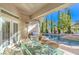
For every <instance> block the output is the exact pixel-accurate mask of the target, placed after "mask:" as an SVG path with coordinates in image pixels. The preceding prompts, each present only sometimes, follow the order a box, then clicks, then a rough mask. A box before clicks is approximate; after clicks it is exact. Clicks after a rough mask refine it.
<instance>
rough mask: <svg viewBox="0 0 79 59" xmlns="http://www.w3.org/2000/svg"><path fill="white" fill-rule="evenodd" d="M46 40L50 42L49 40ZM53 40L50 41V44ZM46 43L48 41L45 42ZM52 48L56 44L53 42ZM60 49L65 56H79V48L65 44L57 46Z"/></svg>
mask: <svg viewBox="0 0 79 59" xmlns="http://www.w3.org/2000/svg"><path fill="white" fill-rule="evenodd" d="M45 40H49V39H48V38H47V39H45ZM50 41H51V40H49V41H48V43H50ZM45 42H46V41H45ZM52 43H53V44H52V46H55V44H56V42H55V41H52ZM56 45H57V46H59V47H58V48H59V49H60V50H62V51H63V52H64V55H79V46H68V45H64V44H58V43H57V44H56Z"/></svg>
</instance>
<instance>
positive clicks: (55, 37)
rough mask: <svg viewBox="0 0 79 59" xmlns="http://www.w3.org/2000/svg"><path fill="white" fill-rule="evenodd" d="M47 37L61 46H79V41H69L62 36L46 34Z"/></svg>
mask: <svg viewBox="0 0 79 59" xmlns="http://www.w3.org/2000/svg"><path fill="white" fill-rule="evenodd" d="M45 36H46V37H48V38H49V39H50V40H53V41H55V42H57V43H59V44H65V45H70V46H79V41H74V40H68V39H65V38H62V35H54V34H45Z"/></svg>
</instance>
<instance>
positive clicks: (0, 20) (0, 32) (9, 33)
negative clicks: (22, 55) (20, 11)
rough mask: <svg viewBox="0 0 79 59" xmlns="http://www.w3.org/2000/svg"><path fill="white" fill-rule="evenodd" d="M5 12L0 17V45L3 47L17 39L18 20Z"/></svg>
mask: <svg viewBox="0 0 79 59" xmlns="http://www.w3.org/2000/svg"><path fill="white" fill-rule="evenodd" d="M13 20H15V18H13V17H10V16H9V17H8V16H6V15H5V14H3V15H2V17H0V45H1V46H2V48H3V47H6V46H8V45H9V44H11V43H16V42H17V41H18V22H16V21H15V22H14V21H13Z"/></svg>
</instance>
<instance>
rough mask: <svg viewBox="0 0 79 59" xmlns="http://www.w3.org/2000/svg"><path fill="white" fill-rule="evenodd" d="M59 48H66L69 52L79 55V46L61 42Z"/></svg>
mask: <svg viewBox="0 0 79 59" xmlns="http://www.w3.org/2000/svg"><path fill="white" fill-rule="evenodd" d="M59 48H60V49H63V50H66V51H67V52H70V53H72V54H74V55H79V46H67V45H63V44H60V46H59Z"/></svg>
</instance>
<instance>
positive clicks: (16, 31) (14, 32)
mask: <svg viewBox="0 0 79 59" xmlns="http://www.w3.org/2000/svg"><path fill="white" fill-rule="evenodd" d="M13 35H14V37H13V43H16V42H17V41H18V24H17V23H13Z"/></svg>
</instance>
